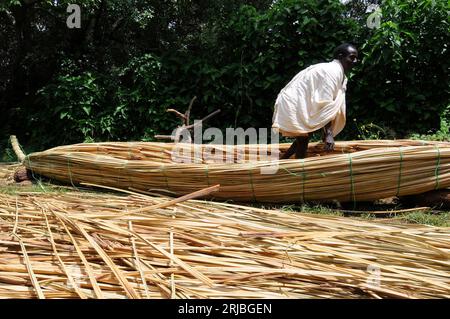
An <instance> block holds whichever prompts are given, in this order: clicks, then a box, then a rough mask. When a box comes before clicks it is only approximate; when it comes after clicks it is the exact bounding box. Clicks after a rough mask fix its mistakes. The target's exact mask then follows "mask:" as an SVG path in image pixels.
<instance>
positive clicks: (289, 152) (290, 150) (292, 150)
mask: <svg viewBox="0 0 450 319" xmlns="http://www.w3.org/2000/svg"><path fill="white" fill-rule="evenodd" d="M297 144H298V142H297V139H295V141H294V142H293V143H292V144H291V146H290V147H289V148H288V150H287V151H286V153H284V154H283V156H282V157H281V159H288V158H289V157H291V156H292V155H293V154H294V153H295V152H296V150H297Z"/></svg>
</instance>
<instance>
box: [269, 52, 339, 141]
mask: <svg viewBox="0 0 450 319" xmlns="http://www.w3.org/2000/svg"><path fill="white" fill-rule="evenodd" d="M346 85H347V77H346V76H345V74H344V68H343V67H342V64H341V62H339V60H333V61H331V62H328V63H319V64H314V65H311V66H310V67H308V68H306V69H304V70H302V71H301V72H299V73H298V74H297V75H296V76H295V77H294V78H293V79H292V80H291V82H289V83H288V84H287V85H286V86H285V87H284V88H283V89H282V90H281V92H280V93H279V94H278V97H277V100H276V102H275V110H274V114H273V125H272V127H273V128H276V129H278V130H279V131H280V132H281V133H283V134H284V135H288V136H295V135H306V134H307V133H310V132H313V131H316V130H318V129H321V128H322V127H324V126H325V125H326V124H328V123H329V122H330V121H331V122H332V124H331V128H332V130H333V136H336V135H337V134H338V133H339V132H340V131H342V129H343V128H344V126H345V90H346Z"/></svg>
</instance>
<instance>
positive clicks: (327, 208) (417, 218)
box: [0, 180, 450, 227]
mask: <svg viewBox="0 0 450 319" xmlns="http://www.w3.org/2000/svg"><path fill="white" fill-rule="evenodd" d="M74 190H76V191H79V192H86V191H87V192H96V191H97V192H102V193H104V191H99V190H92V189H86V188H84V187H78V188H76V189H74V188H73V187H70V186H65V185H57V184H54V183H51V182H50V181H45V180H37V181H35V182H34V183H33V184H28V185H21V184H11V185H4V186H0V193H4V194H10V195H14V194H17V193H24V192H32V193H65V192H69V191H74ZM229 202H231V203H233V201H229ZM237 204H242V205H246V206H251V207H257V208H262V209H276V210H281V211H284V212H286V213H296V212H303V213H309V214H318V215H331V216H348V214H345V213H344V212H342V211H340V210H339V209H336V208H335V207H336V205H334V204H329V205H327V204H311V203H308V204H291V205H280V204H278V205H277V204H267V203H237ZM400 208H401V207H398V206H393V207H390V208H387V207H385V208H383V209H380V208H375V210H386V215H387V217H389V218H388V220H392V221H393V222H405V223H413V224H424V225H431V226H439V227H450V212H448V211H436V210H434V211H432V212H424V211H413V212H409V213H406V214H402V215H390V214H389V210H390V209H400ZM355 209H357V210H360V211H365V210H367V213H362V214H357V215H351V216H348V218H356V219H366V220H376V219H380V218H379V217H378V216H376V215H375V214H371V213H370V209H374V208H373V207H365V206H364V205H362V204H361V205H358V207H356V208H355ZM436 212H438V213H436ZM385 217H386V216H385ZM385 217H384V218H385ZM385 220H386V219H385Z"/></svg>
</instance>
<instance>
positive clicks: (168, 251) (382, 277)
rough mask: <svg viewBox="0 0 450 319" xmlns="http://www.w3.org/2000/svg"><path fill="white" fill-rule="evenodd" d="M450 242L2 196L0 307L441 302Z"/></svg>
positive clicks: (193, 208)
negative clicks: (160, 301) (125, 301)
mask: <svg viewBox="0 0 450 319" xmlns="http://www.w3.org/2000/svg"><path fill="white" fill-rule="evenodd" d="M128 192H129V191H128ZM129 193H131V192H129ZM146 207H152V209H151V210H146V211H145V213H144V212H143V208H146ZM449 234H450V229H449V228H437V227H431V226H417V225H415V226H413V225H396V224H386V223H380V222H372V221H367V220H358V219H348V218H343V217H335V216H318V215H311V214H302V213H286V212H281V211H273V210H263V209H257V208H250V207H245V206H237V205H232V204H226V203H213V202H204V201H199V200H189V201H184V202H180V201H178V202H176V201H173V200H172V199H170V198H166V197H162V196H159V197H154V196H146V195H142V194H137V193H136V194H128V195H126V196H116V195H109V194H102V193H95V194H91V193H80V192H67V193H57V194H55V193H53V194H52V193H42V194H39V195H36V194H30V193H24V194H20V193H18V194H17V195H5V194H0V298H127V297H128V298H391V297H394V298H449V297H450V276H449V271H450V262H449V257H450V236H449Z"/></svg>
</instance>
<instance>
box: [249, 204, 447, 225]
mask: <svg viewBox="0 0 450 319" xmlns="http://www.w3.org/2000/svg"><path fill="white" fill-rule="evenodd" d="M246 205H247V206H252V207H258V208H262V209H279V210H282V211H285V212H287V213H295V212H302V213H308V214H318V215H331V216H346V214H345V213H343V212H342V211H340V210H339V209H335V208H333V207H330V206H328V205H324V204H300V205H299V204H292V205H268V204H258V203H251V204H248V203H247V204H246ZM395 209H399V207H395ZM377 210H379V209H377ZM386 215H388V216H389V217H390V218H389V219H390V220H392V221H398V222H400V223H401V222H405V223H411V224H423V225H430V226H438V227H450V212H447V211H439V212H438V213H436V212H424V211H412V212H409V213H406V214H401V215H394V214H389V209H387V210H386ZM348 218H354V219H365V220H377V219H381V218H380V217H378V216H377V215H375V214H372V213H370V211H368V212H367V213H363V214H358V215H352V216H348ZM383 219H384V220H386V217H383Z"/></svg>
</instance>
